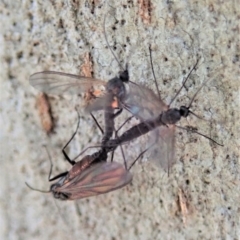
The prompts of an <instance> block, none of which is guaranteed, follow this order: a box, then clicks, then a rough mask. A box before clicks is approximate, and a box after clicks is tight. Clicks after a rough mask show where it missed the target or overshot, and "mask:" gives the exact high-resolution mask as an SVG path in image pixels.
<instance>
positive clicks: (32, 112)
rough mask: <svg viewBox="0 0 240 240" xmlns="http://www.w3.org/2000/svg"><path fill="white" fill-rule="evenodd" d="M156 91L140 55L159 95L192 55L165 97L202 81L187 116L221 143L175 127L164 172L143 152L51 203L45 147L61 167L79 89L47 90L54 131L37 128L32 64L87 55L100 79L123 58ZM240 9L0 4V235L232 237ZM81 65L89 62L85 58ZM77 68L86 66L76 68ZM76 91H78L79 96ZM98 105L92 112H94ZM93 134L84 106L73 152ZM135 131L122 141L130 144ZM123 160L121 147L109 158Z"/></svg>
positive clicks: (239, 228)
mask: <svg viewBox="0 0 240 240" xmlns="http://www.w3.org/2000/svg"><path fill="white" fill-rule="evenodd" d="M105 16H106V24H105V28H106V35H107V37H108V39H109V42H110V45H111V47H112V48H113V49H114V53H115V54H116V56H117V58H118V59H119V61H120V62H121V64H122V65H123V66H125V64H128V68H129V73H130V77H131V80H132V81H134V82H136V83H143V84H146V85H147V86H149V87H150V88H151V89H153V90H154V91H155V85H154V81H153V77H152V70H151V66H150V59H149V50H148V48H149V45H151V47H152V49H153V63H154V67H155V74H156V77H157V81H158V85H159V87H160V89H161V96H162V97H163V99H164V100H165V101H166V102H169V100H170V99H171V97H172V96H173V95H174V93H176V91H177V89H178V88H179V87H180V86H181V83H182V80H183V78H184V76H186V74H187V73H188V72H189V70H190V68H191V67H192V66H193V65H194V64H195V62H196V59H197V57H198V56H199V57H200V59H201V60H200V64H199V65H198V67H197V70H196V71H195V72H194V73H193V75H192V77H191V78H190V80H189V82H188V83H187V86H186V88H185V89H184V90H183V92H181V94H180V95H179V96H178V98H177V101H175V102H174V106H176V107H180V106H181V105H187V104H188V103H189V101H190V99H191V97H192V96H193V94H194V93H195V92H196V91H197V89H198V88H199V87H200V86H201V83H202V82H203V81H204V80H206V79H209V81H208V82H207V84H206V86H204V87H203V89H201V91H200V92H199V94H198V96H197V98H196V100H195V101H194V104H193V111H194V112H195V113H197V114H198V115H200V116H202V117H203V118H204V119H206V120H207V121H204V120H201V119H197V118H195V117H193V116H192V117H189V118H188V120H184V121H183V122H182V123H181V126H186V125H191V126H194V127H197V128H198V131H200V132H203V133H205V134H206V135H208V136H211V137H212V138H214V139H215V140H217V141H218V142H222V143H223V144H224V147H219V146H217V145H215V144H213V143H211V142H210V141H209V140H207V139H204V138H203V137H200V136H198V135H196V134H193V133H187V132H186V131H183V130H177V131H176V146H175V151H176V154H175V155H176V158H177V163H176V165H175V166H174V167H173V169H172V170H171V173H170V175H169V176H168V175H167V174H166V173H165V172H164V171H163V170H161V169H160V168H157V167H155V165H154V164H152V163H151V159H147V158H144V159H146V160H149V161H145V162H143V163H141V164H140V163H138V164H136V166H134V168H133V169H132V173H133V175H134V179H133V183H132V184H131V185H129V186H127V187H125V188H123V189H120V190H118V191H115V192H112V193H109V194H106V195H100V196H97V197H92V198H89V199H82V200H79V201H76V202H70V201H69V202H68V201H67V202H61V201H60V202H59V201H54V200H53V198H52V196H51V194H43V193H39V192H34V191H31V190H30V189H28V188H27V187H26V185H25V183H24V182H25V181H27V182H28V183H29V184H31V185H32V186H34V187H36V188H39V189H45V190H48V189H49V186H50V184H49V183H48V181H47V177H48V171H49V161H48V156H47V153H46V151H45V149H44V147H43V145H45V144H46V145H47V146H48V149H49V152H50V154H51V158H52V160H53V163H54V170H53V172H54V174H55V175H56V174H57V173H60V172H63V171H66V170H67V169H69V165H68V163H67V162H66V161H63V156H62V153H61V148H62V147H63V146H64V144H65V143H66V142H67V140H68V139H69V138H70V136H71V134H72V133H73V131H74V130H75V125H76V119H77V115H76V112H75V110H74V107H75V103H76V99H73V97H72V98H70V99H69V98H65V97H56V96H50V97H49V103H50V106H51V110H52V116H53V119H54V131H53V133H49V134H46V131H44V129H43V128H42V125H41V119H40V115H39V111H38V107H39V103H37V100H36V99H37V96H38V94H39V93H38V92H37V90H35V89H33V88H32V87H31V86H30V85H29V82H28V79H29V76H30V74H33V73H34V72H38V71H42V70H55V71H62V72H67V73H73V74H80V73H81V70H82V71H83V72H84V69H83V68H82V67H83V66H85V65H84V64H86V56H88V54H90V55H91V59H90V62H91V63H92V64H93V65H92V67H93V69H92V73H93V76H94V77H96V78H100V79H105V80H106V81H107V80H108V79H110V78H112V77H113V76H115V75H116V74H117V73H118V71H119V70H120V67H119V65H118V63H117V62H116V60H115V59H114V57H113V55H112V53H111V51H110V50H109V48H108V47H107V43H106V39H105V37H104V24H103V22H104V17H105ZM239 16H240V12H239V8H238V7H237V1H222V2H215V1H197V2H193V1H179V3H177V2H176V3H175V2H171V1H140V0H139V1H125V0H123V1H114V2H109V1H98V0H93V1H87V0H86V1H79V0H68V1H67V0H65V1H37V0H33V1H29V0H26V1H12V0H11V1H4V0H2V1H1V2H0V17H1V28H0V33H1V34H0V42H1V44H0V59H1V65H0V70H1V71H0V80H1V95H0V98H1V102H0V111H1V118H0V122H1V135H0V141H1V142H0V144H1V175H0V177H1V179H0V184H1V192H0V193H1V201H0V203H1V214H0V216H1V217H0V222H1V224H0V225H1V228H0V238H1V239H52V238H55V239H104V240H107V239H144V240H146V239H240V238H239V236H240V217H239V214H240V203H239V202H240V201H239V199H240V192H239V190H240V188H239V186H240V182H239V180H240V175H239V169H240V163H239V128H240V125H239V117H240V116H239V109H240V108H239V107H240V106H239V86H240V84H239V54H240V52H239ZM87 66H88V65H87ZM85 70H86V69H85ZM77 100H78V99H77ZM100 118H101V115H100V116H99V119H100ZM100 138H101V135H100V132H99V131H98V130H97V128H96V127H95V125H94V123H93V122H92V120H91V118H90V117H89V116H88V115H86V114H83V113H82V114H81V125H80V130H79V134H78V135H77V137H76V138H75V140H74V141H73V142H72V143H71V146H70V150H69V155H70V156H71V157H72V156H75V155H76V154H77V153H79V152H80V151H81V150H82V149H84V148H85V147H86V146H90V145H93V144H96V143H97V142H98V141H99V140H100ZM140 144H142V142H141V139H138V140H137V141H135V142H134V143H133V145H131V146H132V147H131V148H130V147H128V149H127V150H126V151H127V153H126V154H127V159H134V158H135V157H136V156H137V155H138V154H139V149H140V147H139V146H140ZM116 161H119V162H121V161H122V159H121V155H119V157H118V158H117V159H116Z"/></svg>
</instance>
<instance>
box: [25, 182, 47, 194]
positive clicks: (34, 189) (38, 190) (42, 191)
mask: <svg viewBox="0 0 240 240" xmlns="http://www.w3.org/2000/svg"><path fill="white" fill-rule="evenodd" d="M25 184H26V186H27V187H28V188H30V189H31V190H33V191H37V192H41V193H50V192H51V191H50V190H49V191H44V190H40V189H36V188H33V187H31V186H30V185H29V184H28V183H27V182H25Z"/></svg>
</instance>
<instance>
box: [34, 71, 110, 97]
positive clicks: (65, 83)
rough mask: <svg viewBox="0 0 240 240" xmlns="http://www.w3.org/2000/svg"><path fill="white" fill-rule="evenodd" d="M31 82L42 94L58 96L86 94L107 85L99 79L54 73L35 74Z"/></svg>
mask: <svg viewBox="0 0 240 240" xmlns="http://www.w3.org/2000/svg"><path fill="white" fill-rule="evenodd" d="M29 82H30V84H31V85H32V86H33V87H35V88H36V89H38V90H39V91H41V92H44V93H49V94H56V95H59V94H79V93H85V92H88V91H90V90H91V91H93V90H94V89H101V88H104V87H105V85H106V82H104V81H101V80H98V79H94V78H90V77H83V76H79V75H74V74H68V73H62V72H54V71H44V72H38V73H34V74H33V75H31V76H30V78H29Z"/></svg>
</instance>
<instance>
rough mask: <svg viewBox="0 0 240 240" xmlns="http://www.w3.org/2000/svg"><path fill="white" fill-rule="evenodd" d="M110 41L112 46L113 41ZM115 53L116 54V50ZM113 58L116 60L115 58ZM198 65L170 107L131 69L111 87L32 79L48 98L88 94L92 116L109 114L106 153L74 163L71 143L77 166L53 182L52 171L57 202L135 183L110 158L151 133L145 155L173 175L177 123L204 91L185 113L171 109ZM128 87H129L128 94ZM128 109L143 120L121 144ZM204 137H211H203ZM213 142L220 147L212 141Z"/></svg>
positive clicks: (57, 76) (69, 78) (52, 75)
mask: <svg viewBox="0 0 240 240" xmlns="http://www.w3.org/2000/svg"><path fill="white" fill-rule="evenodd" d="M105 38H106V35H105ZM106 42H107V44H108V46H109V43H108V40H107V38H106ZM109 48H110V50H111V52H112V53H113V51H112V49H111V47H110V46H109ZM150 54H151V51H150ZM113 55H114V57H115V54H114V53H113ZM115 59H116V57H115ZM116 60H117V59H116ZM197 63H198V61H197ZM197 63H196V64H195V66H194V67H193V69H192V70H191V71H190V73H189V74H188V76H187V77H186V79H185V81H184V82H183V85H182V87H181V88H180V89H179V91H178V92H177V94H176V95H175V97H174V98H173V99H172V101H171V102H170V104H168V105H167V104H165V103H164V102H163V101H162V100H161V98H160V94H158V96H157V95H156V94H155V93H154V92H153V91H152V90H150V89H149V88H147V87H145V86H140V85H137V84H134V83H132V82H131V81H129V76H128V71H127V70H125V71H123V72H122V73H120V75H119V77H115V78H113V79H111V80H109V81H108V82H105V81H102V80H98V79H94V78H90V77H83V76H78V75H73V74H67V73H61V72H54V71H44V72H38V73H35V74H33V75H31V76H30V84H31V85H32V86H33V87H35V88H37V89H38V90H40V91H42V92H44V93H48V94H79V93H85V94H86V96H87V99H88V100H89V99H90V100H91V101H90V102H87V105H86V107H85V109H86V111H87V112H90V113H91V114H92V112H93V111H99V110H103V111H104V120H105V131H104V135H103V138H102V144H101V149H100V150H99V151H98V152H96V153H94V154H92V155H87V156H85V157H83V158H82V160H81V161H79V162H75V161H73V160H70V159H69V157H68V156H67V155H66V153H65V151H64V149H65V147H66V146H67V145H68V143H69V142H70V141H71V140H70V141H69V142H68V143H67V145H66V146H65V147H64V149H63V154H64V156H65V157H66V158H67V160H68V162H69V163H70V164H71V165H72V168H71V170H70V171H68V172H64V173H61V174H59V175H58V176H56V177H54V178H52V179H50V175H51V171H50V174H49V181H53V180H56V179H58V178H59V181H58V182H57V183H54V184H52V186H51V188H50V192H52V193H53V195H54V197H55V198H59V199H62V200H67V199H69V200H75V199H80V198H84V197H90V196H94V195H98V194H102V193H107V192H110V191H113V190H115V189H118V188H121V187H123V186H125V185H127V184H128V183H129V182H131V180H132V175H131V174H130V173H129V171H128V169H127V167H126V164H125V168H124V167H123V165H121V164H119V163H116V162H107V154H108V152H110V151H114V150H115V149H116V148H117V147H118V146H121V145H122V144H124V143H126V142H129V141H131V140H133V139H135V138H137V137H139V136H142V135H144V134H146V133H148V132H151V136H150V140H149V141H148V145H147V147H146V149H145V150H144V151H143V152H142V153H141V154H140V155H139V156H141V155H142V154H143V153H144V152H146V151H147V150H149V149H151V151H150V152H151V153H152V156H151V158H153V159H157V162H158V163H160V166H161V167H162V168H163V169H164V170H166V171H169V169H170V167H171V166H172V165H173V164H174V162H175V158H174V143H175V135H174V133H175V124H176V123H177V122H178V121H179V120H180V119H181V117H187V116H188V115H189V114H193V115H195V114H194V113H193V112H191V111H190V110H189V109H190V107H191V105H192V102H193V100H194V98H195V97H196V94H197V93H198V92H199V90H200V89H201V88H200V89H199V90H198V91H197V92H196V94H195V95H194V97H193V98H192V100H191V102H190V104H189V106H188V107H185V106H182V107H180V109H176V108H170V105H171V104H172V102H173V101H174V100H175V98H176V96H177V95H178V94H179V92H180V91H181V90H182V88H183V86H184V84H185V83H186V81H187V79H188V77H189V75H190V74H191V72H192V71H193V70H194V69H195V67H196V65H197ZM119 65H120V64H119ZM151 65H152V62H151ZM152 70H153V67H152ZM153 73H154V71H153ZM154 79H155V76H154ZM155 82H156V79H155ZM125 84H128V90H127V88H126V85H125ZM203 85H204V84H203ZM203 85H202V86H203ZM116 109H117V110H118V111H117V112H115V110H116ZM122 109H126V110H128V111H129V112H130V113H131V114H132V115H133V116H135V117H137V118H138V119H139V120H140V123H139V124H138V125H136V126H134V127H132V128H130V129H129V130H127V131H126V132H124V133H123V134H122V135H121V136H119V137H117V138H116V139H111V137H112V135H113V132H114V130H115V127H114V118H115V117H116V116H118V115H119V114H120V113H121V111H122ZM195 116H196V115H195ZM94 119H95V118H94ZM95 121H96V120H95ZM75 134H76V132H75ZM75 134H74V135H75ZM198 134H200V135H202V136H204V137H206V138H208V137H207V136H205V135H203V134H201V133H198ZM73 137H74V136H73ZM71 139H72V138H71ZM208 139H210V140H211V141H213V142H215V141H214V140H212V139H211V138H208ZM215 143H216V142H215ZM217 144H218V143H217ZM219 145H220V144H219ZM137 159H138V158H137ZM137 159H136V160H135V161H134V162H133V163H132V165H133V164H134V163H135V162H136V161H137ZM132 165H131V166H130V168H131V167H132ZM130 168H129V169H130ZM51 169H52V164H51ZM48 192H49V191H48Z"/></svg>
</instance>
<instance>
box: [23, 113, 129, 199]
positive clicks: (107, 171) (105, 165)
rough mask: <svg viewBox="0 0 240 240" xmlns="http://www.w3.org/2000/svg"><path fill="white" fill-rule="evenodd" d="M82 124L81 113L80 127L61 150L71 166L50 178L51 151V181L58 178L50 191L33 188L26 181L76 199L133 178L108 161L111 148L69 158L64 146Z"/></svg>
mask: <svg viewBox="0 0 240 240" xmlns="http://www.w3.org/2000/svg"><path fill="white" fill-rule="evenodd" d="M79 123H80V116H79V114H78V124H77V129H76V131H75V132H74V134H73V135H72V137H71V138H70V140H69V141H68V142H67V144H66V145H65V146H64V148H63V150H62V152H63V155H64V156H65V158H66V160H67V161H68V162H69V163H70V164H71V165H72V168H71V169H70V170H69V171H66V172H63V173H60V174H58V175H57V176H55V177H53V178H51V174H52V167H53V164H52V161H51V158H50V155H49V154H48V155H49V160H50V163H51V167H50V171H49V177H48V180H49V181H54V180H57V179H59V180H58V181H57V182H56V183H54V184H52V185H51V186H50V190H49V191H42V190H38V189H35V188H32V187H31V186H29V185H28V184H27V183H26V185H27V186H28V187H29V188H31V189H33V190H36V191H40V192H44V193H49V192H52V194H53V196H54V198H57V199H60V200H76V199H81V198H86V197H91V196H95V195H99V194H104V193H107V192H111V191H114V190H116V189H119V188H122V187H124V186H125V185H127V184H129V183H130V182H131V181H132V175H131V173H130V172H129V171H128V170H127V169H126V167H124V166H123V165H122V164H120V163H117V162H106V161H107V154H108V152H109V149H108V148H104V147H102V148H101V149H100V150H99V151H98V152H95V153H93V154H92V155H86V156H84V157H83V158H82V159H81V160H80V161H78V162H75V161H74V160H71V159H70V158H69V157H68V155H67V154H66V152H65V148H66V147H67V146H68V145H69V143H70V142H71V141H72V139H73V138H74V136H75V135H76V133H77V130H78V128H79Z"/></svg>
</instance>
